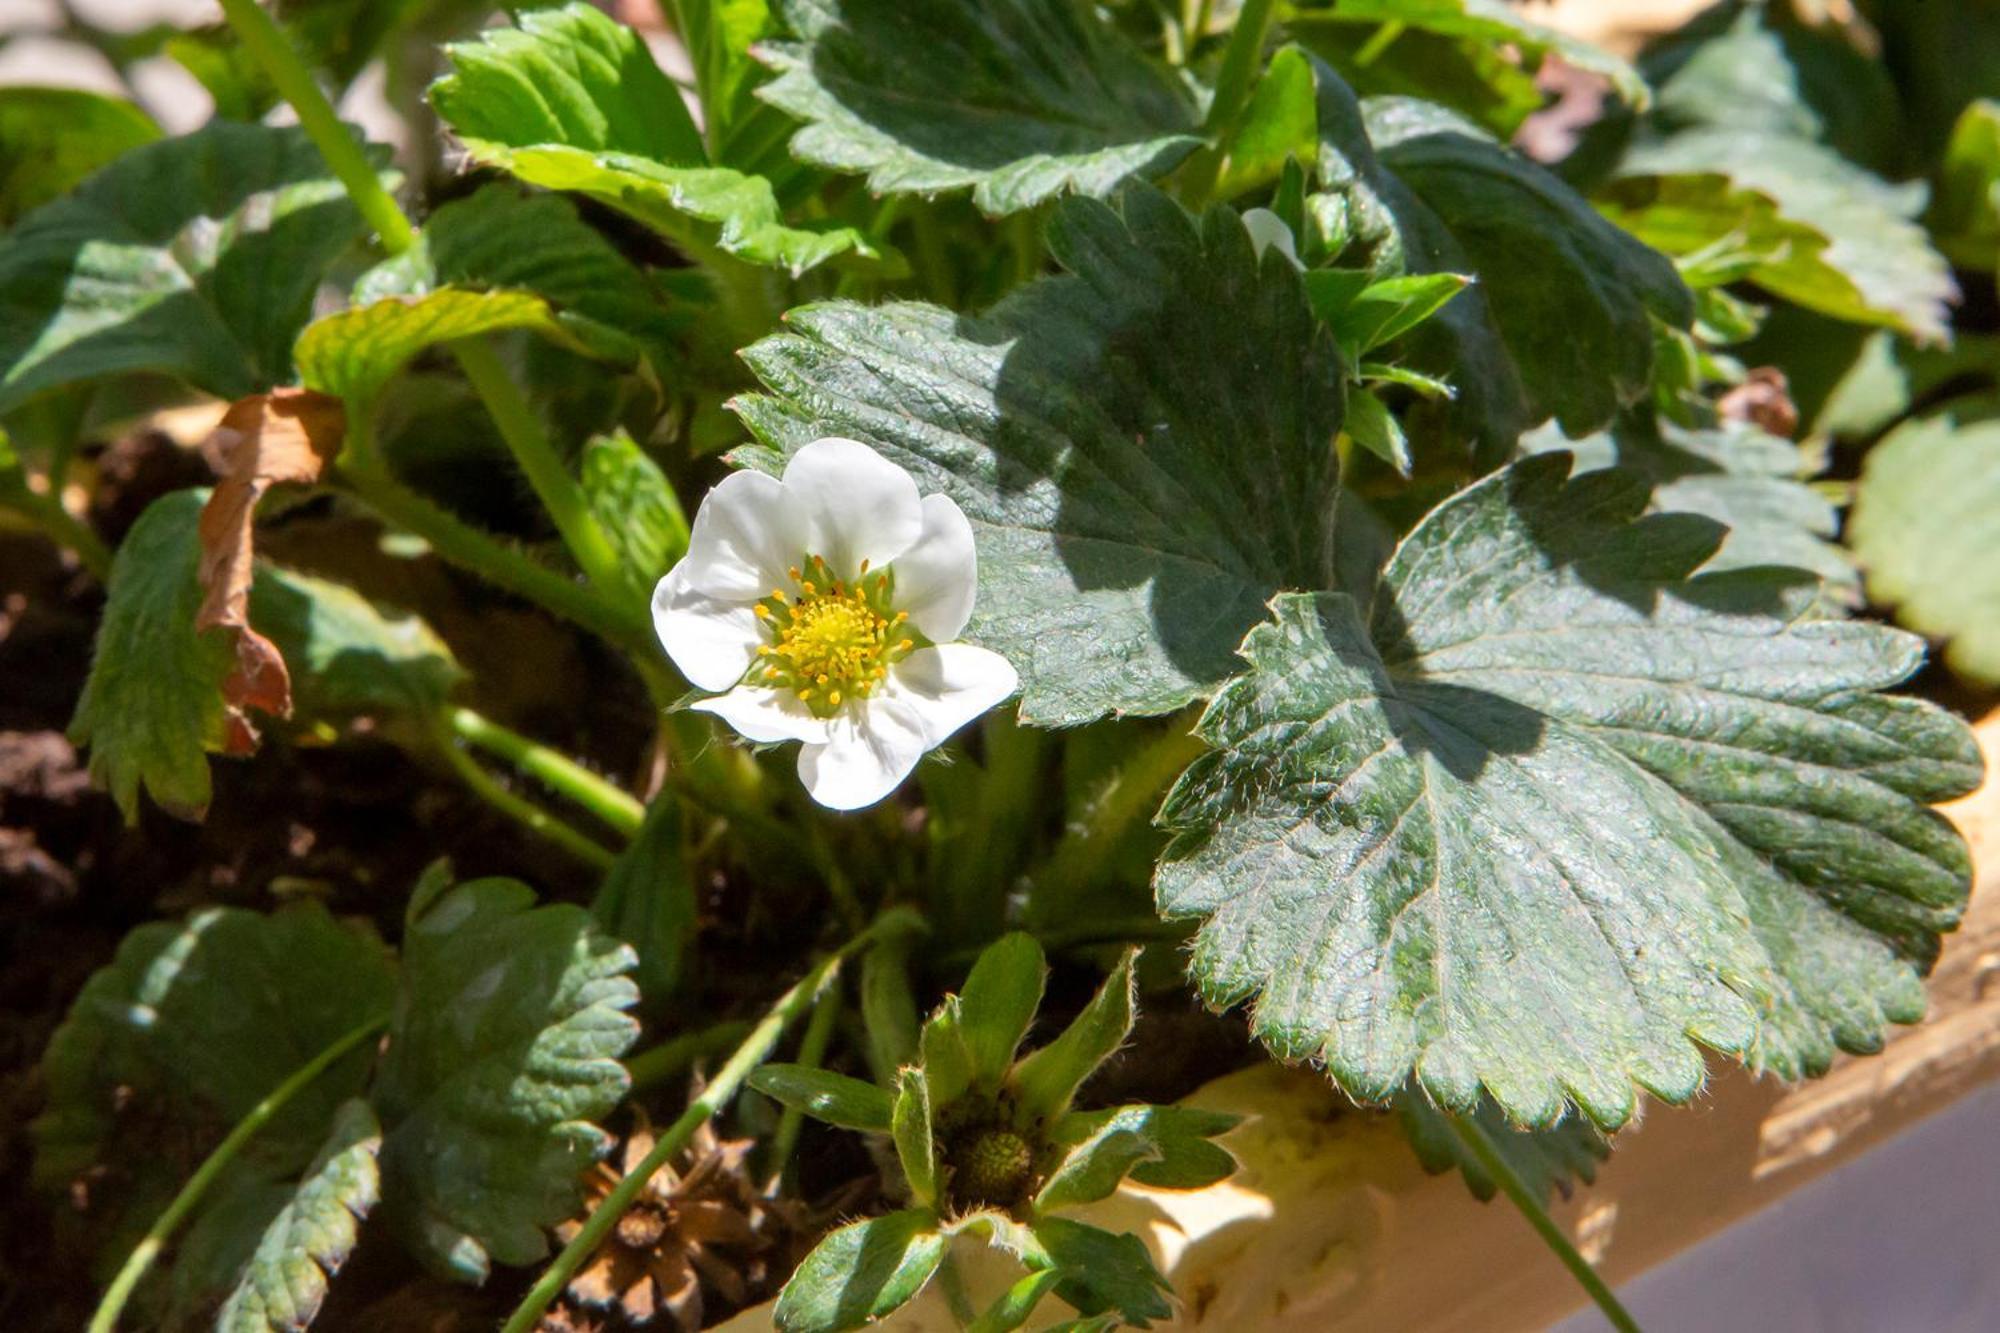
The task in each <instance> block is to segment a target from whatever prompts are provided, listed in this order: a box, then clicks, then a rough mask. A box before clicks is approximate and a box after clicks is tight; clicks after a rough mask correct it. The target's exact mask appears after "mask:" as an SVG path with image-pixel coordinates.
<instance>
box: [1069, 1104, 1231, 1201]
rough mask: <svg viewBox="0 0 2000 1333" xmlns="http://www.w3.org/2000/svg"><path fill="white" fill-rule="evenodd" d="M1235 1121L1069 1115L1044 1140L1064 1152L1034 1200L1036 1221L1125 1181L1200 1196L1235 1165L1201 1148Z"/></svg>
mask: <svg viewBox="0 0 2000 1333" xmlns="http://www.w3.org/2000/svg"><path fill="white" fill-rule="evenodd" d="M1236 1123H1237V1118H1236V1117H1235V1116H1232V1115H1221V1114H1218V1113H1216V1112H1212V1111H1195V1110H1188V1109H1185V1108H1182V1107H1175V1106H1121V1107H1119V1108H1118V1109H1116V1110H1113V1111H1090V1112H1072V1113H1071V1114H1069V1115H1066V1116H1064V1117H1062V1119H1061V1120H1059V1121H1058V1122H1057V1124H1056V1126H1055V1129H1054V1131H1053V1133H1052V1135H1051V1138H1052V1139H1053V1141H1055V1142H1057V1143H1060V1144H1063V1145H1065V1146H1067V1147H1068V1148H1069V1151H1068V1152H1067V1153H1066V1154H1065V1155H1064V1157H1063V1159H1062V1161H1061V1162H1059V1163H1058V1164H1057V1165H1056V1167H1055V1169H1054V1170H1053V1171H1051V1172H1050V1173H1049V1175H1048V1178H1047V1180H1045V1181H1044V1182H1043V1184H1042V1188H1041V1191H1040V1193H1038V1194H1037V1195H1036V1196H1035V1211H1036V1212H1038V1213H1042V1214H1047V1213H1052V1212H1056V1211H1058V1210H1060V1209H1063V1208H1074V1207H1076V1206H1078V1205H1079V1204H1086V1203H1095V1202H1096V1201H1097V1200H1099V1199H1103V1198H1108V1197H1109V1196H1110V1195H1111V1192H1112V1191H1113V1190H1116V1189H1117V1188H1118V1184H1119V1182H1120V1181H1122V1180H1124V1179H1125V1177H1126V1176H1128V1175H1129V1176H1131V1177H1132V1178H1133V1179H1134V1180H1137V1181H1139V1182H1140V1183H1141V1184H1146V1185H1155V1186H1160V1187H1162V1188H1167V1189H1200V1188H1202V1187H1203V1186H1205V1185H1213V1184H1214V1183H1215V1182H1216V1181H1218V1180H1222V1179H1224V1178H1225V1177H1227V1176H1228V1175H1229V1174H1230V1172H1232V1171H1234V1170H1235V1169H1236V1160H1235V1159H1234V1158H1232V1157H1231V1156H1230V1155H1229V1154H1228V1153H1227V1152H1225V1151H1224V1150H1223V1149H1221V1148H1218V1147H1217V1146H1215V1145H1214V1144H1212V1143H1210V1142H1208V1140H1209V1139H1210V1138H1213V1137H1214V1136H1215V1135H1217V1134H1221V1133H1224V1132H1225V1131H1227V1130H1229V1129H1231V1128H1234V1126H1235V1125H1236Z"/></svg>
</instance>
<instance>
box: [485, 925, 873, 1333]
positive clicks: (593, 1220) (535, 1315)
mask: <svg viewBox="0 0 2000 1333" xmlns="http://www.w3.org/2000/svg"><path fill="white" fill-rule="evenodd" d="M907 927H908V913H906V912H892V913H886V914H884V915H883V916H880V917H877V918H876V919H875V923H874V924H873V925H871V926H869V927H868V929H866V930H864V931H862V932H861V933H860V934H858V935H856V936H855V937H854V938H853V939H851V940H849V941H848V942H847V943H846V944H844V945H842V946H841V947H840V948H839V949H837V950H835V951H834V952H833V953H830V954H828V955H826V956H825V957H824V958H822V959H820V960H819V962H817V963H815V964H814V965H813V967H812V969H811V970H810V971H809V972H807V973H806V974H805V976H804V977H802V978H800V980H799V982H798V984H797V985H795V986H793V987H792V988H791V989H790V990H788V991H786V992H785V993H784V994H783V995H782V996H780V997H779V998H778V1000H777V1002H776V1003H775V1004H773V1005H772V1006H771V1008H770V1009H769V1010H768V1011H767V1012H766V1013H765V1015H764V1017H763V1019H762V1021H760V1022H759V1023H758V1024H757V1026H756V1027H755V1028H753V1029H752V1030H751V1032H750V1036H749V1037H748V1038H747V1039H745V1041H744V1042H743V1044H742V1045H741V1046H739V1047H738V1048H737V1049H736V1053H735V1054H734V1055H732V1056H730V1057H729V1060H728V1063H726V1064H724V1065H723V1066H722V1068H721V1069H719V1070H717V1071H716V1073H715V1077H714V1078H713V1079H712V1080H710V1082H709V1084H708V1086H707V1087H706V1088H704V1089H702V1092H701V1095H700V1096H699V1097H696V1098H695V1099H694V1101H693V1102H691V1103H690V1104H689V1105H688V1108H687V1110H686V1111H685V1112H683V1113H682V1115H681V1118H680V1119H678V1120H676V1121H674V1123H673V1124H672V1125H670V1126H668V1127H667V1128H666V1129H665V1130H664V1131H662V1132H661V1134H660V1137H659V1138H658V1139H657V1140H656V1141H655V1142H654V1144H653V1150H652V1151H651V1152H649V1153H647V1154H646V1156H645V1159H644V1160H643V1161H641V1162H640V1163H639V1165H638V1166H636V1167H635V1168H633V1169H632V1171H630V1172H629V1173H627V1175H626V1176H625V1178H624V1179H622V1180H620V1181H619V1182H618V1183H617V1184H616V1185H614V1186H612V1187H611V1191H610V1192H609V1193H608V1194H606V1195H605V1196H604V1199H603V1201H602V1202H600V1203H599V1204H598V1205H597V1207H596V1209H595V1210H594V1211H593V1212H592V1213H591V1214H590V1216H589V1217H588V1218H586V1219H584V1223H583V1225H582V1226H581V1227H580V1228H578V1230H577V1233H576V1235H575V1236H573V1237H572V1238H571V1239H570V1242H569V1244H567V1245H565V1246H563V1248H562V1253H560V1254H558V1255H557V1256H556V1257H555V1258H554V1260H552V1261H551V1262H550V1264H549V1266H548V1267H547V1268H546V1269H544V1270H543V1271H542V1275H541V1277H539V1278H537V1279H536V1281H535V1285H534V1286H533V1287H531V1288H529V1289H528V1294H527V1295H526V1296H524V1297H522V1298H521V1303H520V1304H519V1305H517V1306H515V1307H514V1313H513V1314H512V1315H510V1316H508V1318H507V1322H506V1323H505V1324H504V1325H502V1326H501V1333H528V1331H529V1330H530V1329H532V1328H534V1327H535V1325H536V1323H537V1321H539V1320H540V1319H541V1317H542V1314H543V1312H544V1311H546V1310H547V1309H548V1308H549V1303H550V1302H552V1301H553V1300H555V1298H556V1296H557V1295H558V1294H560V1293H561V1291H562V1289H563V1288H564V1287H566V1286H568V1285H569V1280H570V1279H571V1278H572V1277H574V1276H575V1275H576V1271H577V1269H579V1268H581V1267H583V1263H584V1261H585V1260H586V1259H588V1258H589V1257H590V1255H591V1253H592V1252H593V1251H595V1250H596V1249H597V1247H598V1246H599V1245H600V1244H601V1243H603V1240H604V1237H605V1236H606V1235H607V1234H608V1233H609V1232H610V1230H611V1228H613V1227H614V1226H617V1225H618V1219H619V1218H620V1217H623V1216H624V1215H625V1210H626V1209H627V1208H630V1207H631V1206H632V1201H633V1200H634V1199H636V1198H638V1197H639V1191H640V1190H642V1189H644V1188H645V1186H646V1182H647V1181H648V1180H651V1179H652V1178H653V1173H654V1172H656V1171H658V1170H659V1169H660V1168H661V1167H662V1166H664V1165H665V1164H666V1163H667V1161H668V1159H669V1158H671V1157H672V1156H673V1155H674V1154H675V1153H677V1152H679V1151H680V1150H681V1148H682V1147H683V1146H685V1145H686V1143H687V1141H688V1139H689V1137H690V1136H692V1135H693V1133H694V1132H695V1130H696V1129H698V1128H700V1127H701V1126H702V1125H704V1124H706V1123H707V1122H708V1120H709V1118H710V1117H711V1116H713V1115H715V1113H716V1112H718V1111H720V1110H721V1109H722V1108H723V1107H724V1106H726V1105H728V1103H729V1102H730V1100H731V1099H732V1098H734V1097H735V1096H736V1093H737V1091H738V1090H739V1089H740V1088H742V1086H743V1082H744V1080H745V1079H747V1078H749V1077H750V1074H751V1071H752V1070H754V1069H756V1068H757V1067H758V1066H759V1065H761V1064H763V1063H764V1062H765V1061H766V1060H768V1059H770V1058H771V1051H772V1049H773V1048H774V1047H776V1046H777V1044H778V1038H780V1037H782V1036H783V1035H784V1033H785V1029H786V1028H788V1027H790V1026H791V1025H792V1023H793V1022H794V1021H795V1020H797V1019H798V1017H799V1016H800V1015H801V1014H803V1013H805V1011H806V1010H807V1009H809V1008H810V1007H812V1006H813V1005H814V1004H816V1003H818V1001H819V997H820V994H821V993H822V992H823V991H824V990H825V989H826V988H827V987H828V986H829V985H831V984H832V982H833V980H834V978H835V977H836V976H838V975H839V972H840V964H841V960H842V959H844V958H846V957H847V955H848V954H850V953H852V952H854V951H855V950H856V949H859V948H861V947H863V946H864V945H866V944H867V943H868V942H869V941H870V940H872V939H874V938H875V936H877V935H879V934H881V933H882V932H884V931H885V930H890V929H907Z"/></svg>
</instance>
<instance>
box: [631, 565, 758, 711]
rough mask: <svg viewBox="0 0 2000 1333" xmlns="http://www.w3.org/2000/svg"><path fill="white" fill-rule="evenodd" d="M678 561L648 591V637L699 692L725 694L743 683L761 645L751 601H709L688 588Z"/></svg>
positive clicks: (685, 573)
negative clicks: (656, 638) (650, 629)
mask: <svg viewBox="0 0 2000 1333" xmlns="http://www.w3.org/2000/svg"><path fill="white" fill-rule="evenodd" d="M693 572H694V571H693V569H692V564H691V561H690V560H683V561H681V562H680V563H679V564H678V565H675V566H674V567H673V568H672V569H670V570H668V571H667V576H666V577H665V578H663V579H661V580H660V582H659V586H658V587H656V588H654V589H653V632H654V633H656V634H658V635H659V636H660V646H661V647H663V648H665V649H666V650H667V656H669V657H671V658H673V659H674V665H675V666H677V667H679V668H680V672H681V674H682V675H683V676H686V677H687V678H688V680H689V681H691V682H692V683H694V684H695V685H697V686H699V687H700V688H702V689H704V690H726V689H728V688H729V687H730V686H731V685H734V684H735V683H736V682H737V681H738V680H740V679H742V677H743V672H744V669H745V668H747V667H748V666H749V665H750V663H751V662H752V661H754V660H755V659H756V656H757V648H758V645H760V644H762V643H763V642H764V627H763V625H762V624H761V623H760V622H759V621H758V619H757V611H756V604H755V603H754V602H742V601H731V600H728V599H726V598H721V597H712V596H710V595H709V594H708V593H705V592H702V591H700V590H699V589H696V588H694V587H691V586H690V581H689V575H690V574H692V573H693Z"/></svg>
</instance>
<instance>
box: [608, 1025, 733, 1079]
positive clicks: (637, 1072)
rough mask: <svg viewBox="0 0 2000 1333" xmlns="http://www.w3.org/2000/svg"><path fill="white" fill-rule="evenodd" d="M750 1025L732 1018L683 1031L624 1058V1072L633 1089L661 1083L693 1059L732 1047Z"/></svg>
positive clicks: (678, 1072) (690, 1065)
mask: <svg viewBox="0 0 2000 1333" xmlns="http://www.w3.org/2000/svg"><path fill="white" fill-rule="evenodd" d="M750 1026H751V1025H750V1024H749V1023H747V1022H744V1021H743V1020H741V1019H735V1018H732V1019H729V1020H728V1021H727V1022H722V1023H717V1024H716V1025H715V1026H713V1027H706V1028H703V1029H701V1030H700V1031H699V1032H683V1033H682V1034H681V1035H680V1036H678V1037H673V1038H670V1039H669V1040H667V1041H663V1042H661V1043H660V1044H659V1045H658V1046H654V1047H652V1048H651V1049H649V1050H644V1051H641V1052H639V1054H637V1055H635V1056H633V1057H632V1058H631V1059H629V1060H627V1061H626V1062H625V1072H626V1073H628V1074H630V1075H631V1076H632V1090H633V1091H634V1092H637V1091H639V1090H640V1089H641V1088H650V1087H652V1086H653V1085H654V1084H656V1083H663V1082H665V1081H666V1080H667V1079H670V1078H672V1077H673V1076H674V1075H676V1074H681V1073H685V1072H686V1071H688V1070H690V1069H692V1068H694V1065H695V1062H696V1061H697V1060H700V1059H701V1058H702V1057H704V1056H709V1055H714V1054H716V1053H717V1052H719V1051H726V1050H729V1049H731V1048H732V1047H734V1046H736V1045H737V1044H739V1043H740V1042H741V1041H742V1040H743V1039H744V1038H745V1037H746V1036H748V1035H750Z"/></svg>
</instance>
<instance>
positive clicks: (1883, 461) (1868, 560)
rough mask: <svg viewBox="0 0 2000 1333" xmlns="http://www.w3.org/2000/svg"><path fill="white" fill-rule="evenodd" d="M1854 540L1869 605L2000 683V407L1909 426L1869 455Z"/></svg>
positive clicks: (1988, 403)
mask: <svg viewBox="0 0 2000 1333" xmlns="http://www.w3.org/2000/svg"><path fill="white" fill-rule="evenodd" d="M1848 535H1849V539H1850V540H1851V541H1852V542H1853V543H1854V550H1855V554H1856V555H1858V556H1859V557H1860V559H1861V566H1862V568H1863V569H1864V570H1866V571H1867V577H1868V594H1869V597H1870V599H1871V600H1873V601H1877V602H1881V603H1885V604H1887V605H1890V606H1893V607H1895V608H1896V617H1897V619H1899V620H1901V621H1902V622H1903V623H1904V624H1906V625H1908V626H1909V627H1910V628H1912V629H1916V630H1921V631H1923V632H1924V633H1925V634H1929V635H1933V636H1935V637H1937V638H1940V639H1943V640H1945V650H1944V651H1945V661H1946V662H1948V663H1950V665H1951V667H1952V669H1953V670H1954V671H1957V672H1959V673H1960V674H1962V675H1965V676H1968V677H1970V678H1971V679H1973V680H1977V681H1983V682H1986V683H1989V684H1992V683H2000V613H1996V608H2000V401H1995V400H1991V399H1988V400H1983V401H1977V402H1974V403H1971V404H1967V405H1964V406H1961V407H1956V408H1954V409H1953V410H1951V411H1950V412H1947V413H1942V414H1940V415H1937V416H1933V417H1924V418H1921V419H1918V420H1915V421H1910V422H1907V423H1905V424H1904V425H1902V426H1899V427H1897V428H1896V429H1895V430H1894V431H1892V432H1891V433H1890V434H1889V436H1888V438H1886V439H1884V440H1883V441H1882V442H1881V443H1880V444H1878V445H1876V446H1875V447H1874V448H1873V449H1870V450H1869V451H1868V458H1867V463H1866V466H1865V467H1864V469H1863V471H1862V474H1861V486H1860V489H1859V490H1858V491H1857V492H1856V494H1855V497H1854V519H1853V522H1852V524H1851V525H1850V531H1849V534H1848Z"/></svg>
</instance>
